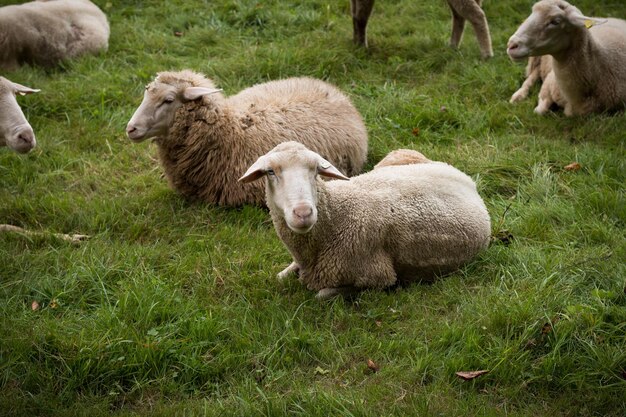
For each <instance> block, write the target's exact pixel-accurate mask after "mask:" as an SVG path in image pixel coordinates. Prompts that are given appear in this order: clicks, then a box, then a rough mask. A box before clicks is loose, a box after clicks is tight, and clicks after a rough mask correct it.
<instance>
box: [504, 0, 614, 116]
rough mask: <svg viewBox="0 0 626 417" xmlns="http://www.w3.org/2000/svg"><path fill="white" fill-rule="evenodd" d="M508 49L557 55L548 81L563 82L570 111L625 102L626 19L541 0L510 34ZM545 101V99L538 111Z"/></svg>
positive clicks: (515, 53) (514, 54) (518, 55)
mask: <svg viewBox="0 0 626 417" xmlns="http://www.w3.org/2000/svg"><path fill="white" fill-rule="evenodd" d="M507 53H508V54H509V56H510V57H511V59H513V60H521V59H525V58H527V57H529V56H540V55H551V56H552V58H553V59H552V67H553V73H554V84H549V85H548V87H551V88H553V89H556V86H558V89H556V90H555V91H557V92H560V94H561V95H562V97H560V101H561V103H562V104H563V105H564V113H565V115H566V116H573V115H585V114H588V113H592V112H602V111H611V110H619V109H623V108H624V106H625V104H626V21H624V20H621V19H613V18H606V19H598V18H591V17H587V16H584V15H583V14H582V13H581V11H580V10H578V9H577V8H576V7H574V6H573V5H571V4H569V3H567V2H565V1H562V0H542V1H540V2H537V3H535V5H534V6H533V9H532V13H531V15H530V16H529V17H528V18H527V19H526V20H525V21H524V23H522V25H521V26H520V27H519V28H518V29H517V31H516V32H515V34H513V36H511V38H510V39H509V43H508V48H507ZM542 90H543V88H542ZM552 99H554V97H552ZM557 102H558V100H557ZM545 107H546V106H545V103H543V104H542V103H541V102H540V104H539V106H537V109H535V111H537V112H542V111H544V110H545Z"/></svg>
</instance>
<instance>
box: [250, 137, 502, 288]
mask: <svg viewBox="0 0 626 417" xmlns="http://www.w3.org/2000/svg"><path fill="white" fill-rule="evenodd" d="M413 160H415V158H413ZM417 160H421V158H419V157H418V158H417ZM318 175H320V176H325V177H330V178H336V179H341V180H348V178H347V177H345V176H344V175H343V174H342V173H341V172H340V171H339V170H337V169H336V168H335V167H334V166H333V165H332V164H331V163H330V162H328V161H327V160H326V159H324V158H322V157H321V156H320V155H319V154H317V153H315V152H313V151H311V150H308V149H307V148H306V147H305V146H304V145H302V144H300V143H296V142H286V143H282V144H279V145H278V146H276V147H275V148H274V149H273V150H272V151H270V152H269V153H267V154H265V155H263V156H261V157H260V158H259V159H258V160H257V161H256V162H255V163H254V164H253V165H252V166H251V167H250V168H249V169H248V170H247V171H246V173H245V174H244V175H243V176H242V177H241V178H240V179H239V180H240V181H242V182H244V183H248V182H254V181H256V180H258V179H260V178H262V177H267V181H266V198H267V206H268V207H269V209H270V215H271V217H272V220H273V223H274V227H275V229H276V232H277V234H278V236H279V238H280V239H281V240H282V242H283V243H284V244H285V246H286V247H287V249H288V250H289V252H290V253H291V255H292V257H293V259H294V261H293V262H292V263H291V264H290V265H289V266H288V267H287V268H285V269H284V270H283V271H282V272H280V273H279V274H278V278H279V279H284V278H285V277H286V276H287V275H289V274H291V273H292V272H298V273H299V279H300V281H301V282H302V283H303V284H304V285H306V287H307V288H308V289H310V290H315V291H317V295H316V297H317V298H319V299H324V298H328V297H332V296H335V295H338V294H347V293H350V292H352V291H355V290H358V289H363V288H385V287H389V286H392V285H394V284H396V283H397V282H409V281H412V280H431V279H433V278H434V277H435V276H436V275H440V274H446V273H449V272H451V271H453V270H455V269H456V268H458V267H460V266H461V265H462V264H464V263H466V262H467V261H469V260H470V259H472V258H473V257H474V256H475V255H476V254H477V253H478V252H479V251H480V250H482V249H484V248H486V247H487V245H488V243H489V238H490V232H491V222H490V218H489V214H488V213H487V209H486V208H485V205H484V203H483V201H482V199H481V198H480V196H479V195H478V193H477V191H476V186H475V184H474V182H473V181H472V179H471V178H470V177H468V176H467V175H466V174H464V173H462V172H461V171H459V170H457V169H456V168H454V167H452V166H450V165H448V164H445V163H442V162H432V161H431V162H425V163H410V164H405V165H390V166H382V167H379V168H375V169H374V170H372V171H371V172H368V173H366V174H362V175H359V176H356V177H353V178H351V179H349V181H347V182H346V181H328V182H326V181H322V180H321V179H319V177H318Z"/></svg>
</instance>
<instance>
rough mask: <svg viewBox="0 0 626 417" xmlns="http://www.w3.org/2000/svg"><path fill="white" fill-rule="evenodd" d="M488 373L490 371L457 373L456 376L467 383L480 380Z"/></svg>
mask: <svg viewBox="0 0 626 417" xmlns="http://www.w3.org/2000/svg"><path fill="white" fill-rule="evenodd" d="M488 372H489V371H488V370H482V371H459V372H455V374H456V376H458V377H459V378H461V379H463V380H465V381H469V380H471V379H474V378H478V377H479V376H481V375H485V374H486V373H488Z"/></svg>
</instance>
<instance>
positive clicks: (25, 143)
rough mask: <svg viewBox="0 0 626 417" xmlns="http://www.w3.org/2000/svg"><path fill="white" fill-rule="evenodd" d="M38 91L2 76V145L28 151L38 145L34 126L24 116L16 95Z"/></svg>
mask: <svg viewBox="0 0 626 417" xmlns="http://www.w3.org/2000/svg"><path fill="white" fill-rule="evenodd" d="M38 91H39V90H33V89H32V88H29V87H24V86H23V85H20V84H17V83H14V82H11V81H9V80H7V79H6V78H4V77H0V109H2V111H0V146H8V147H9V148H10V149H12V150H14V151H16V152H19V153H27V152H29V151H30V150H31V149H33V148H34V147H35V145H37V141H36V140H35V134H34V133H33V128H32V127H30V125H29V124H28V121H27V120H26V117H24V113H23V112H22V109H21V108H20V106H19V104H17V100H16V99H15V96H16V95H17V94H20V95H25V94H31V93H36V92H38Z"/></svg>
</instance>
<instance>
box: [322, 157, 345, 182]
mask: <svg viewBox="0 0 626 417" xmlns="http://www.w3.org/2000/svg"><path fill="white" fill-rule="evenodd" d="M317 173H318V174H319V175H321V176H323V177H328V178H336V179H338V180H349V179H350V178H348V177H346V176H345V175H343V174H342V173H341V171H339V170H338V169H337V168H335V167H334V166H333V164H331V163H330V162H328V161H327V160H325V159H324V158H322V157H321V156H320V157H319V161H318V163H317Z"/></svg>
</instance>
